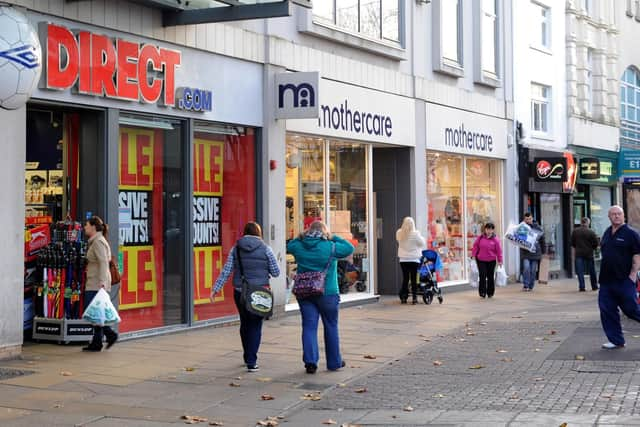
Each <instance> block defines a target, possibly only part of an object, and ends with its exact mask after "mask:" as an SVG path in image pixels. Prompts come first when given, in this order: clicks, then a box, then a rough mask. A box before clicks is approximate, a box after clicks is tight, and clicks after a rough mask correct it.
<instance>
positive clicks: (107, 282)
mask: <svg viewBox="0 0 640 427" xmlns="http://www.w3.org/2000/svg"><path fill="white" fill-rule="evenodd" d="M84 233H85V234H86V235H87V237H88V238H89V246H88V248H87V281H86V285H85V291H84V309H85V310H86V308H87V307H88V306H89V304H91V300H93V298H94V297H95V296H96V294H97V293H98V291H99V290H100V289H101V288H104V290H105V291H107V292H109V291H110V290H111V273H110V271H109V261H110V260H111V248H110V247H109V242H107V237H108V236H109V234H108V233H109V227H108V226H107V224H105V223H104V221H102V219H100V217H97V216H92V217H91V218H89V220H87V222H86V223H85V225H84ZM103 336H106V337H107V348H110V347H111V346H112V345H113V344H114V343H115V342H116V341H117V340H118V334H117V333H115V332H114V331H113V329H111V327H109V326H97V325H96V326H94V327H93V339H92V340H91V343H90V344H89V345H88V346H86V347H84V348H83V349H82V350H83V351H101V350H102V337H103Z"/></svg>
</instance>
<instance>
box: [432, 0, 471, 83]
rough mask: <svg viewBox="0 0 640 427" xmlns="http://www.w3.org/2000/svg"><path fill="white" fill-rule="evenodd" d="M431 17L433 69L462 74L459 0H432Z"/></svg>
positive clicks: (460, 5) (458, 75)
mask: <svg viewBox="0 0 640 427" xmlns="http://www.w3.org/2000/svg"><path fill="white" fill-rule="evenodd" d="M432 17H433V28H434V31H433V35H434V37H433V65H434V70H436V71H439V72H442V73H445V74H450V75H453V76H456V77H461V76H463V75H464V72H463V69H462V67H463V60H462V46H463V43H462V34H463V32H462V4H461V2H460V0H434V3H433V14H432Z"/></svg>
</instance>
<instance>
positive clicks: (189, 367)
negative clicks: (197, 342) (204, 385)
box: [184, 366, 196, 372]
mask: <svg viewBox="0 0 640 427" xmlns="http://www.w3.org/2000/svg"><path fill="white" fill-rule="evenodd" d="M184 370H185V371H187V372H193V371H195V370H196V368H192V367H191V366H188V367H186V368H184Z"/></svg>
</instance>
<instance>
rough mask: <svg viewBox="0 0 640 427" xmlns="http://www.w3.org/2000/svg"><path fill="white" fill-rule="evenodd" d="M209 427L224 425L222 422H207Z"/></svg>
mask: <svg viewBox="0 0 640 427" xmlns="http://www.w3.org/2000/svg"><path fill="white" fill-rule="evenodd" d="M209 425H210V426H217V427H221V426H223V425H224V423H223V422H222V421H209Z"/></svg>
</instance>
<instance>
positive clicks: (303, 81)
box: [275, 72, 320, 119]
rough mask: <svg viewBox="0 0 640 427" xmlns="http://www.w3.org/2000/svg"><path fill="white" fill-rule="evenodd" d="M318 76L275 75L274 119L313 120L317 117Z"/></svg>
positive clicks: (314, 73)
mask: <svg viewBox="0 0 640 427" xmlns="http://www.w3.org/2000/svg"><path fill="white" fill-rule="evenodd" d="M319 84H320V74H319V73H318V72H311V73H282V74H276V99H277V103H276V111H275V117H276V119H315V118H317V117H318V101H317V100H318V87H319Z"/></svg>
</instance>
